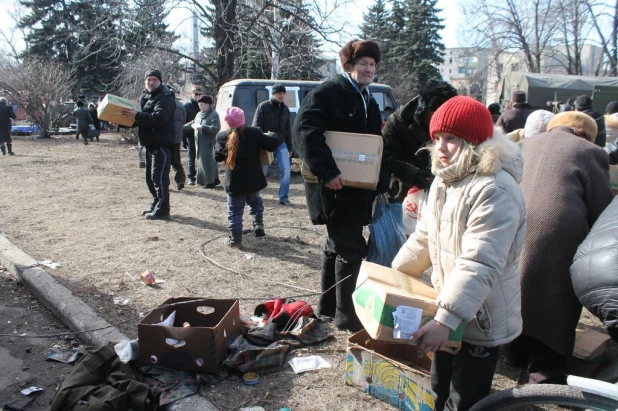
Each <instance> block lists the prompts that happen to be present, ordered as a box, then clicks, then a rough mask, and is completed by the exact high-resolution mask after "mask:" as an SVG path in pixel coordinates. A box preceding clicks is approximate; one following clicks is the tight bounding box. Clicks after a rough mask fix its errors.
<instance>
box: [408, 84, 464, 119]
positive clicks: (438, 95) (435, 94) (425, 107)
mask: <svg viewBox="0 0 618 411" xmlns="http://www.w3.org/2000/svg"><path fill="white" fill-rule="evenodd" d="M456 95H457V90H456V89H455V87H453V86H451V85H450V84H449V83H447V82H446V81H444V80H438V79H431V80H429V81H428V82H427V83H426V84H425V85H424V86H423V88H422V89H421V91H420V93H419V96H418V97H419V98H418V100H419V101H418V106H417V107H416V111H415V112H414V121H416V122H417V123H418V124H423V119H424V118H425V113H426V112H427V111H429V110H431V111H436V110H437V109H438V107H440V106H441V105H442V104H444V102H445V101H447V100H448V99H450V98H452V97H455V96H456ZM425 127H426V125H425Z"/></svg>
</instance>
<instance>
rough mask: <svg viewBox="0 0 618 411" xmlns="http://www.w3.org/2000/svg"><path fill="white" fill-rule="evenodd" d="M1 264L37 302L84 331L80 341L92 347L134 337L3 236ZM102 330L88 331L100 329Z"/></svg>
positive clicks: (0, 248)
mask: <svg viewBox="0 0 618 411" xmlns="http://www.w3.org/2000/svg"><path fill="white" fill-rule="evenodd" d="M0 265H1V266H3V267H4V268H6V269H7V270H8V271H9V272H10V273H11V274H13V276H15V277H16V278H17V279H19V281H21V282H22V283H23V284H24V285H25V286H26V288H28V290H29V291H30V292H31V293H32V294H33V295H34V296H35V297H36V299H37V300H38V301H39V302H40V303H41V304H43V305H44V306H45V307H46V308H48V309H49V310H50V311H51V312H52V313H53V314H54V316H56V318H58V319H59V320H60V321H61V322H62V323H63V324H64V325H66V326H67V327H68V328H69V329H70V330H71V331H75V332H82V333H81V334H80V335H79V338H80V339H81V340H83V341H84V342H85V343H87V344H89V345H94V346H97V347H101V346H103V345H105V344H107V343H109V342H111V343H114V344H115V343H118V342H120V341H122V340H129V339H130V338H129V337H127V336H126V335H124V334H123V333H122V332H121V331H120V330H119V329H118V328H116V327H114V326H112V325H111V324H110V323H108V322H107V321H105V320H104V319H103V318H101V317H100V316H99V314H97V313H96V312H95V311H94V310H93V309H92V308H91V307H90V306H89V305H88V304H86V303H85V302H83V301H82V300H81V298H79V297H76V296H75V295H73V293H72V292H71V291H69V289H68V288H66V287H65V286H63V285H62V284H60V283H59V282H58V281H56V279H55V278H53V277H52V276H51V275H50V274H49V273H48V272H47V271H45V270H43V269H42V268H41V267H39V263H38V262H37V261H36V260H35V259H34V258H32V257H30V256H29V255H28V254H26V253H24V252H23V251H22V250H21V249H19V248H18V247H16V246H15V245H14V244H13V243H11V242H10V241H9V240H8V239H7V238H6V237H5V236H3V235H0ZM104 327H108V328H105V329H103V330H99V331H87V332H83V331H85V330H94V329H99V328H104Z"/></svg>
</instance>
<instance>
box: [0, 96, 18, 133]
mask: <svg viewBox="0 0 618 411" xmlns="http://www.w3.org/2000/svg"><path fill="white" fill-rule="evenodd" d="M15 118H16V116H15V112H14V111H13V107H12V106H10V105H8V104H0V142H2V143H4V142H5V141H9V140H10V138H11V128H12V126H13V122H12V121H11V120H15Z"/></svg>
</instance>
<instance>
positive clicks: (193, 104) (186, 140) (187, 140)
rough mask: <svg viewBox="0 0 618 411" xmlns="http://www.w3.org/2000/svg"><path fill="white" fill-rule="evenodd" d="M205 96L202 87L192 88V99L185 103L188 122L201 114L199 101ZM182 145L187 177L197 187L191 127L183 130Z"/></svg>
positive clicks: (190, 183)
mask: <svg viewBox="0 0 618 411" xmlns="http://www.w3.org/2000/svg"><path fill="white" fill-rule="evenodd" d="M203 95H204V93H202V88H201V87H200V86H197V85H194V86H193V87H191V99H190V100H189V101H188V102H186V103H185V105H184V107H185V113H186V114H187V118H186V120H185V121H186V122H192V121H193V120H195V116H197V113H199V112H200V107H199V104H198V102H197V101H198V100H199V99H200V98H201V97H202V96H203ZM183 133H184V135H183V140H182V144H183V146H184V147H185V148H186V149H187V177H188V178H189V185H190V186H192V185H195V180H196V176H197V168H196V165H195V158H196V156H197V151H196V146H195V130H194V129H193V128H191V127H188V128H187V127H184V129H183Z"/></svg>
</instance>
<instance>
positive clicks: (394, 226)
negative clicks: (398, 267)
mask: <svg viewBox="0 0 618 411" xmlns="http://www.w3.org/2000/svg"><path fill="white" fill-rule="evenodd" d="M405 242H406V234H405V232H404V231H403V222H402V212H401V206H400V205H399V203H389V202H388V200H387V199H386V196H385V195H384V194H379V195H378V197H377V199H376V204H375V210H374V212H373V222H372V223H371V225H370V226H369V252H368V254H367V261H369V262H372V263H376V264H380V265H383V266H385V267H390V266H391V263H392V262H393V259H394V258H395V256H396V255H397V252H398V251H399V249H400V248H401V246H402V245H403V244H404V243H405Z"/></svg>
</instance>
